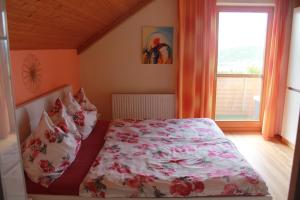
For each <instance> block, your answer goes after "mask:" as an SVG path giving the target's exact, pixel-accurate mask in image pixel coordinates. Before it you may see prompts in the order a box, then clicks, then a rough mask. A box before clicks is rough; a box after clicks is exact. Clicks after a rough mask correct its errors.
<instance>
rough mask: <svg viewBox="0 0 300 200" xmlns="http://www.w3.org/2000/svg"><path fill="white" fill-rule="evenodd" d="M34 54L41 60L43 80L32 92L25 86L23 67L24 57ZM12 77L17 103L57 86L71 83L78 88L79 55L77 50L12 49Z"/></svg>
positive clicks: (74, 88)
mask: <svg viewBox="0 0 300 200" xmlns="http://www.w3.org/2000/svg"><path fill="white" fill-rule="evenodd" d="M29 54H33V55H35V56H36V57H37V58H38V59H39V61H40V68H41V70H42V82H41V85H40V88H39V89H38V90H37V91H36V92H31V91H29V90H28V89H26V87H25V86H24V83H23V80H22V69H23V63H24V59H25V57H26V56H27V55H29ZM10 57H11V66H12V79H13V88H14V94H15V101H16V104H17V105H19V104H22V103H24V102H26V101H28V100H31V99H33V98H35V97H37V96H40V95H41V94H44V93H47V92H49V91H51V90H53V89H55V88H58V87H61V86H63V85H66V84H70V85H72V87H73V90H78V88H79V87H80V82H79V80H80V79H79V56H78V55H77V52H76V50H74V49H68V50H12V51H10Z"/></svg>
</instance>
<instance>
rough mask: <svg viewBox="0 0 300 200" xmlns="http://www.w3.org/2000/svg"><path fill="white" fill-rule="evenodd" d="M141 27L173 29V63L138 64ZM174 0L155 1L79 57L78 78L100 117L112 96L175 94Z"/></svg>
mask: <svg viewBox="0 0 300 200" xmlns="http://www.w3.org/2000/svg"><path fill="white" fill-rule="evenodd" d="M142 26H173V27H174V45H175V47H174V64H166V65H152V64H141V49H142V38H141V37H142ZM176 41H177V1H176V0H155V1H153V2H151V3H150V4H148V5H147V6H146V7H144V8H143V9H141V10H140V11H138V12H137V13H136V14H134V15H133V16H131V17H130V18H129V19H127V20H126V21H125V22H123V23H122V24H120V25H119V26H118V27H116V28H115V29H114V30H112V31H111V32H110V33H108V34H107V35H105V36H104V37H103V38H102V39H100V40H99V41H97V42H96V43H95V44H94V45H93V46H91V47H90V48H89V49H87V50H86V51H84V52H83V53H81V54H80V78H81V83H82V85H83V87H84V88H85V91H86V93H87V95H88V97H89V98H90V100H91V101H92V102H93V103H94V104H95V105H96V106H97V108H98V110H99V112H100V113H101V115H102V117H103V118H106V119H110V118H111V114H112V113H111V94H112V93H174V92H175V90H176V64H177V60H176V58H177V56H176V51H177V48H176V44H177V43H176Z"/></svg>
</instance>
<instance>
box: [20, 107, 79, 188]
mask: <svg viewBox="0 0 300 200" xmlns="http://www.w3.org/2000/svg"><path fill="white" fill-rule="evenodd" d="M80 145H81V140H77V139H75V137H74V135H73V134H71V133H69V132H68V133H65V132H64V131H62V130H61V129H60V128H59V127H57V126H55V125H54V124H53V122H52V121H51V119H50V118H49V116H48V114H47V112H45V111H44V112H43V114H42V117H41V120H40V122H39V125H38V127H37V128H36V130H35V131H34V133H33V134H31V135H30V136H29V137H28V138H27V139H26V140H25V142H24V143H23V145H22V156H23V163H24V170H25V172H26V173H27V175H28V177H29V178H30V179H31V180H32V181H33V182H35V183H39V184H41V185H42V186H44V187H48V186H49V185H50V184H51V183H52V182H53V181H55V180H56V179H58V178H59V177H60V176H61V175H62V174H63V173H64V172H65V171H66V169H67V168H68V167H69V166H70V164H71V163H72V162H73V161H74V159H75V158H76V155H77V152H78V150H79V148H80Z"/></svg>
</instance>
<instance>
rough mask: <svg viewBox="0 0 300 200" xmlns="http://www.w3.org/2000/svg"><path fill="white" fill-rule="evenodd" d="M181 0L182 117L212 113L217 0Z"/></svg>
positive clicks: (179, 90)
mask: <svg viewBox="0 0 300 200" xmlns="http://www.w3.org/2000/svg"><path fill="white" fill-rule="evenodd" d="M178 2H179V66H178V88H177V103H178V106H177V108H178V109H177V111H178V112H177V113H178V117H179V118H188V117H212V115H213V112H212V111H213V105H212V102H213V93H214V77H215V62H216V0H201V1H199V0H179V1H178Z"/></svg>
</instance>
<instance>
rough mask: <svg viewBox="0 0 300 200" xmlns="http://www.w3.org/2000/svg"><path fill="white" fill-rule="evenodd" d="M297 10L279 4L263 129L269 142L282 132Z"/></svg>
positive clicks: (289, 0)
mask: <svg viewBox="0 0 300 200" xmlns="http://www.w3.org/2000/svg"><path fill="white" fill-rule="evenodd" d="M294 6H295V2H294V1H293V0H275V9H274V18H273V26H272V31H271V35H270V45H269V47H268V48H267V50H266V59H267V60H266V64H267V65H266V66H267V73H266V86H265V88H266V90H265V91H266V95H265V98H266V99H265V103H266V104H265V110H264V112H263V126H262V134H263V136H264V138H265V139H270V138H272V137H274V136H275V135H276V134H279V133H280V131H281V121H282V114H283V107H284V98H285V91H286V78H287V69H288V58H289V44H290V36H291V22H292V14H293V8H294Z"/></svg>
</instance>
